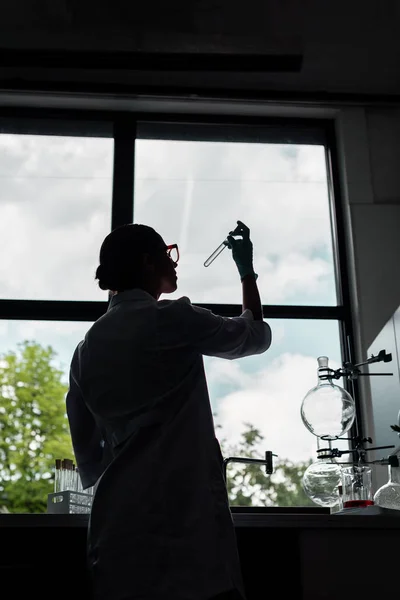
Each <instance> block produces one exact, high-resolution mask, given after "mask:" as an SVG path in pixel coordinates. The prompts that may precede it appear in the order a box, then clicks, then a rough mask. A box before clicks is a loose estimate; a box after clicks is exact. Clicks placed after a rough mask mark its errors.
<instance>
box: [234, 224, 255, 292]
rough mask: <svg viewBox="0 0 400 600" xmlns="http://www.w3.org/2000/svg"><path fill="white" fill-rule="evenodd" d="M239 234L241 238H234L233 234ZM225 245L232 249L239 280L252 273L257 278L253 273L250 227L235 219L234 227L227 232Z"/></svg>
mask: <svg viewBox="0 0 400 600" xmlns="http://www.w3.org/2000/svg"><path fill="white" fill-rule="evenodd" d="M239 235H240V236H242V239H239V240H235V238H234V237H233V236H239ZM227 245H228V248H230V249H231V250H232V257H233V260H234V261H235V263H236V266H237V268H238V271H239V275H240V280H241V281H243V279H244V278H245V277H246V275H253V276H254V277H255V279H257V277H258V275H257V274H256V273H254V269H253V244H252V242H251V240H250V229H249V228H248V227H247V226H246V225H245V224H244V223H242V221H237V227H236V229H234V230H233V231H230V232H229V235H228V237H227Z"/></svg>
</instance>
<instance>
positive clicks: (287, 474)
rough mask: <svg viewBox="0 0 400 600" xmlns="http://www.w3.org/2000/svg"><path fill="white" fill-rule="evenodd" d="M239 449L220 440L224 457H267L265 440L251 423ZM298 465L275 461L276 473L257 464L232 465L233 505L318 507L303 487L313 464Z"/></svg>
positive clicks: (229, 473) (229, 481)
mask: <svg viewBox="0 0 400 600" xmlns="http://www.w3.org/2000/svg"><path fill="white" fill-rule="evenodd" d="M245 427H246V428H245V430H244V431H243V432H242V435H241V440H240V442H239V444H238V445H237V446H234V447H228V446H227V444H226V442H225V441H224V440H220V443H221V450H222V454H223V455H224V458H226V457H228V456H236V457H242V458H264V456H263V455H262V454H261V452H260V451H259V448H260V445H261V443H262V442H263V441H264V437H263V436H262V435H261V433H260V431H259V430H258V429H256V428H255V427H254V426H253V425H252V424H251V423H246V424H245ZM311 462H312V461H309V462H298V463H294V462H291V461H284V460H281V459H279V458H278V459H277V460H276V459H274V472H273V474H272V475H267V474H266V473H265V467H264V466H263V465H262V466H260V465H257V464H249V465H246V464H240V463H229V464H228V468H227V488H228V496H229V500H230V504H231V505H232V506H314V503H313V502H312V500H310V498H309V497H308V496H307V495H306V494H305V492H304V490H303V486H302V478H303V473H304V471H305V470H306V469H307V467H308V466H309V465H310V464H311Z"/></svg>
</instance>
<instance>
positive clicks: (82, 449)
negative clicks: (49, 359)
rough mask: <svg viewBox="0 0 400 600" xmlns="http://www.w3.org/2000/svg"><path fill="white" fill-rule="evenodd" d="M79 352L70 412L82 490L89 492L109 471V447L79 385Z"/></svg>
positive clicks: (72, 375)
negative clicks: (103, 474)
mask: <svg viewBox="0 0 400 600" xmlns="http://www.w3.org/2000/svg"><path fill="white" fill-rule="evenodd" d="M79 348H80V346H78V347H77V349H76V350H75V353H74V356H73V359H72V362H71V367H70V375H69V389H68V392H67V395H66V410H67V417H68V422H69V428H70V433H71V440H72V447H73V450H74V455H75V459H76V464H77V467H78V471H79V475H80V478H81V482H82V487H83V489H87V488H89V487H91V486H93V485H94V484H95V483H96V482H97V480H98V479H99V477H100V476H101V475H102V473H103V471H104V469H105V467H106V453H107V447H106V444H105V441H104V439H103V436H102V433H101V431H100V429H99V427H98V426H97V423H96V421H95V419H94V417H93V415H92V413H91V412H90V411H89V409H88V408H87V406H86V404H85V401H84V398H83V394H82V391H81V388H80V386H79V383H78V374H79Z"/></svg>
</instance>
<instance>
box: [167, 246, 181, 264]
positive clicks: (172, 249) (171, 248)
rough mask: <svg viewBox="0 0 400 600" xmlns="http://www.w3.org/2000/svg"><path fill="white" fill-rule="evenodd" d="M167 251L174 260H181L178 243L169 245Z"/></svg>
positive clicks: (175, 261)
mask: <svg viewBox="0 0 400 600" xmlns="http://www.w3.org/2000/svg"><path fill="white" fill-rule="evenodd" d="M166 251H167V254H168V256H169V258H170V259H171V260H172V262H174V263H177V262H178V260H179V249H178V244H171V245H170V246H167V247H166Z"/></svg>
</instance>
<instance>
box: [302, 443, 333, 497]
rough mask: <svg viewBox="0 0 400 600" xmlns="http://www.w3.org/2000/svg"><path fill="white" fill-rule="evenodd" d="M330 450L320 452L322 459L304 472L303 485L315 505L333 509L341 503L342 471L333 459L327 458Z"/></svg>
mask: <svg viewBox="0 0 400 600" xmlns="http://www.w3.org/2000/svg"><path fill="white" fill-rule="evenodd" d="M318 442H320V440H318ZM318 445H319V444H318ZM325 445H326V442H325ZM330 450H331V449H330V448H327V449H326V452H324V451H321V450H319V451H318V455H319V457H320V458H318V460H317V461H316V462H314V463H312V464H311V465H310V466H309V467H308V468H307V469H306V470H305V471H304V474H303V479H302V484H303V489H304V491H305V493H306V494H307V496H308V497H309V498H310V499H311V500H312V501H313V502H315V504H318V505H319V506H325V507H331V508H332V507H334V506H336V505H338V504H339V501H340V497H339V486H340V484H341V481H342V469H341V467H340V465H338V464H337V463H336V462H335V460H334V459H333V458H328V456H326V455H329V453H330Z"/></svg>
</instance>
